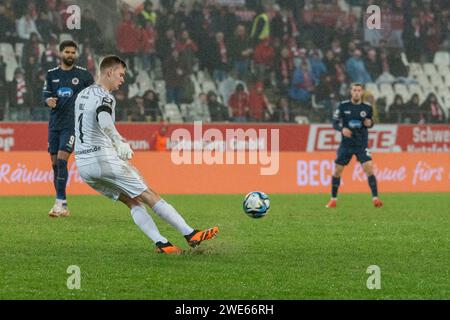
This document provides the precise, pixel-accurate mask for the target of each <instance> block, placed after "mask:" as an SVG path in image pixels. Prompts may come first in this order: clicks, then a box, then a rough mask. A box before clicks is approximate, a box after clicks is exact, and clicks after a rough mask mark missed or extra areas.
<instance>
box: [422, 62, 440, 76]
mask: <svg viewBox="0 0 450 320" xmlns="http://www.w3.org/2000/svg"><path fill="white" fill-rule="evenodd" d="M423 72H425V74H426V75H429V76H431V75H433V74H436V72H437V70H436V67H435V66H434V64H433V63H424V64H423Z"/></svg>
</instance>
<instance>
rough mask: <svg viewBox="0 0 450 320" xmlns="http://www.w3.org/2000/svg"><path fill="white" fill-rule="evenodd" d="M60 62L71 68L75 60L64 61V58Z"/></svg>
mask: <svg viewBox="0 0 450 320" xmlns="http://www.w3.org/2000/svg"><path fill="white" fill-rule="evenodd" d="M62 61H63V63H64V64H65V65H66V66H68V67H71V66H73V64H74V63H75V59H65V58H63V59H62Z"/></svg>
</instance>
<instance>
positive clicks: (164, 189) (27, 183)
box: [0, 152, 450, 205]
mask: <svg viewBox="0 0 450 320" xmlns="http://www.w3.org/2000/svg"><path fill="white" fill-rule="evenodd" d="M233 153H234V154H236V153H237V152H233ZM247 154H248V153H247ZM197 156H199V159H202V156H203V158H205V156H204V154H203V155H202V153H201V152H195V153H193V155H192V157H193V159H194V161H195V159H196V158H197ZM334 158H335V154H334V152H317V153H308V152H281V153H279V154H272V155H271V159H270V160H271V161H270V163H269V162H265V163H263V161H261V159H259V160H258V161H256V162H255V163H251V162H250V161H244V162H243V163H238V162H234V163H230V162H225V163H222V164H217V163H216V164H208V163H206V162H205V161H199V163H198V164H195V163H193V162H191V163H190V164H187V163H177V162H176V161H174V157H173V153H171V152H139V153H136V155H135V157H134V158H133V160H132V161H131V162H132V163H133V165H134V166H135V167H136V168H138V170H139V171H140V173H141V174H142V176H143V177H144V179H145V180H146V181H147V182H148V183H149V185H150V186H151V187H152V188H153V189H154V190H156V191H157V192H159V193H162V194H243V195H244V194H246V193H247V192H249V191H252V190H262V191H264V192H267V193H269V194H273V193H326V194H328V193H329V192H330V188H331V174H332V172H333V166H334V162H333V160H334ZM373 158H374V165H375V167H374V171H375V175H376V177H377V180H378V187H379V191H380V193H381V195H382V194H383V193H385V192H450V153H411V154H408V156H406V154H405V153H399V152H396V153H375V154H374V155H373ZM227 159H228V157H227ZM248 159H250V158H248ZM269 166H270V167H272V168H273V169H274V170H271V171H270V173H269V174H266V175H264V171H263V169H264V168H268V167H269ZM340 190H341V192H342V193H352V192H367V193H369V191H370V189H369V186H368V184H367V178H366V175H365V174H364V171H363V170H362V168H361V166H360V165H359V163H356V161H355V159H353V160H352V162H351V163H350V164H349V166H348V167H347V168H346V170H345V171H344V175H343V177H342V184H341V189H340ZM53 194H54V187H53V173H52V169H51V165H50V160H49V158H48V155H47V153H46V152H10V153H6V152H1V153H0V196H5V195H53ZM68 194H69V195H75V194H97V192H96V191H94V190H92V189H91V188H90V187H89V186H87V185H86V184H85V183H84V182H83V181H82V180H81V179H80V176H79V174H78V170H77V166H76V165H75V163H74V161H73V157H71V161H70V163H69V181H68ZM321 205H322V204H321Z"/></svg>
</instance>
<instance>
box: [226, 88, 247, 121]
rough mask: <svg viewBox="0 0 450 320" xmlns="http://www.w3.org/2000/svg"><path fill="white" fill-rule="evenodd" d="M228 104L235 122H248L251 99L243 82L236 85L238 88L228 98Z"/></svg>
mask: <svg viewBox="0 0 450 320" xmlns="http://www.w3.org/2000/svg"><path fill="white" fill-rule="evenodd" d="M228 106H229V108H230V113H231V118H232V119H233V121H234V122H247V115H248V112H249V110H250V107H249V99H248V93H247V92H245V91H244V85H243V84H242V83H239V84H238V85H237V86H236V90H235V91H234V93H233V94H232V95H231V97H230V99H229V100H228Z"/></svg>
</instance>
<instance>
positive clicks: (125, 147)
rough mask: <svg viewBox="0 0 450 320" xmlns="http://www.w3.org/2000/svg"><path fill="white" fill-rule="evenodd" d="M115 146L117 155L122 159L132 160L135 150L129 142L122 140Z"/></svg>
mask: <svg viewBox="0 0 450 320" xmlns="http://www.w3.org/2000/svg"><path fill="white" fill-rule="evenodd" d="M115 147H116V151H117V155H118V156H119V158H120V159H122V160H131V158H132V157H133V154H134V152H133V150H132V149H131V147H130V145H129V144H128V143H126V142H122V141H120V142H118V143H117V144H116V145H115Z"/></svg>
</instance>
